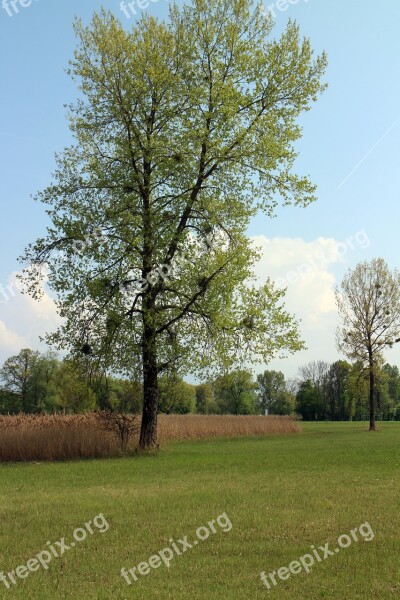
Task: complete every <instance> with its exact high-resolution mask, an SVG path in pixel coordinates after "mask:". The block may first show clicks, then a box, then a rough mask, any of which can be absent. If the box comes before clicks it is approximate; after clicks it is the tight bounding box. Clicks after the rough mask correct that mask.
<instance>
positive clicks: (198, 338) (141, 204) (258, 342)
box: [23, 0, 326, 448]
mask: <svg viewBox="0 0 400 600" xmlns="http://www.w3.org/2000/svg"><path fill="white" fill-rule="evenodd" d="M75 32H76V35H77V38H78V47H77V49H76V52H75V57H74V59H73V60H72V61H71V68H70V71H69V73H70V74H71V76H72V77H73V79H74V80H75V81H76V82H77V84H78V85H79V88H80V90H81V92H82V97H81V99H80V100H79V101H78V102H77V103H76V104H75V105H73V106H71V107H70V115H69V117H70V128H71V131H72V134H73V135H74V138H75V143H74V144H73V145H72V146H71V147H69V148H67V149H66V150H65V151H64V152H63V153H62V154H60V155H58V157H57V170H56V173H55V177H54V182H53V183H52V184H51V185H50V186H49V187H47V188H46V189H45V190H44V191H43V192H41V193H40V194H39V195H38V198H39V199H40V200H41V201H42V202H44V203H45V204H46V205H47V206H48V214H49V216H50V219H51V222H52V224H51V227H49V229H48V232H47V235H46V236H45V237H43V238H41V239H39V240H37V241H36V242H35V243H33V244H32V245H30V246H29V247H28V249H27V251H26V254H25V256H24V257H23V260H25V261H27V262H28V263H29V264H32V265H33V268H30V269H29V271H28V277H29V291H30V293H32V294H33V295H35V296H37V295H38V294H39V293H40V292H39V289H40V286H39V284H40V279H41V276H42V274H43V267H44V266H48V268H49V271H48V283H49V286H50V288H51V289H52V290H53V291H54V292H55V293H56V294H57V297H58V309H59V313H60V315H61V317H63V319H64V321H63V325H62V326H61V327H60V329H59V330H58V331H57V332H55V333H53V334H52V335H50V336H49V338H48V339H49V341H50V342H51V343H53V344H55V345H56V347H58V348H60V349H69V351H70V353H71V356H72V357H74V356H75V355H77V354H78V353H79V352H83V353H84V354H86V355H87V356H89V357H90V359H91V360H93V361H94V362H96V363H97V364H98V365H101V368H104V369H112V370H114V371H117V370H119V371H125V372H129V373H131V374H132V373H135V374H136V375H137V376H139V373H140V372H141V378H142V379H143V385H144V406H143V418H142V431H141V439H140V447H141V448H146V447H150V446H156V445H157V432H156V425H157V417H156V415H157V401H158V383H157V381H158V374H159V373H164V372H167V371H168V370H169V369H170V368H173V369H174V370H175V372H179V373H180V374H183V373H185V372H188V371H191V372H193V371H196V372H201V371H203V370H204V369H205V368H211V367H223V368H224V369H227V368H232V367H233V366H234V365H235V364H238V363H239V362H244V361H245V360H252V361H253V362H257V361H258V362H266V361H269V360H270V359H271V358H272V357H273V356H275V355H276V354H279V353H281V352H283V351H285V352H294V351H296V350H298V349H300V348H302V347H303V345H302V342H301V340H300V336H299V332H298V327H297V323H296V321H295V320H294V318H293V317H292V316H291V315H289V314H288V313H287V312H285V310H284V309H283V307H282V303H281V301H282V298H283V296H284V292H283V291H281V290H277V289H275V288H274V286H273V284H272V283H271V281H269V280H266V282H265V283H264V284H263V285H261V286H257V285H256V284H255V282H254V280H253V266H254V263H255V261H256V260H257V258H258V252H257V249H256V248H254V246H253V245H252V243H251V241H250V239H249V237H248V235H247V228H248V225H249V222H250V219H251V218H252V217H253V216H254V215H255V214H256V213H257V211H259V210H262V211H263V212H264V213H266V214H267V215H273V214H274V212H275V209H276V207H277V205H278V203H279V202H280V201H282V202H283V203H284V204H290V203H294V204H297V205H300V206H306V205H307V204H308V203H309V202H311V201H313V200H314V199H315V186H314V185H313V184H312V183H311V182H310V181H309V180H308V179H307V178H306V177H302V176H298V175H296V174H295V173H293V166H294V161H295V158H296V156H297V152H296V150H295V142H296V141H297V140H298V139H299V138H300V137H301V128H300V126H299V124H298V122H297V121H298V117H299V116H300V115H301V113H302V112H304V111H307V110H309V109H310V106H311V104H312V103H313V102H314V101H315V100H316V99H317V96H318V94H319V93H320V92H321V91H322V90H323V88H324V84H323V83H322V82H321V78H322V76H323V73H324V70H325V67H326V57H325V55H321V56H317V57H315V56H314V55H313V51H312V48H311V43H310V41H309V40H308V39H301V37H300V32H299V28H298V26H297V25H296V24H295V23H293V22H289V24H288V26H287V28H286V30H285V31H284V32H283V33H282V35H281V36H280V38H278V39H275V38H274V37H273V36H272V19H271V18H265V16H264V15H262V14H261V13H260V11H259V10H257V9H256V7H255V6H254V4H253V2H251V1H249V0H207V1H205V0H194V1H193V4H192V5H184V6H182V7H178V6H177V5H176V4H173V5H172V6H171V8H170V18H169V20H168V21H166V22H160V21H158V20H156V19H155V18H153V17H150V16H143V17H142V19H141V20H140V22H138V23H137V24H136V25H134V26H133V28H132V29H131V30H130V31H126V30H125V29H124V28H123V27H122V25H121V24H120V22H119V21H118V20H117V19H116V18H115V17H114V16H113V15H112V14H111V13H109V12H106V11H104V10H103V11H101V13H100V14H95V15H94V17H93V20H92V22H91V24H90V25H88V26H84V25H83V24H82V22H81V21H79V20H77V21H76V23H75Z"/></svg>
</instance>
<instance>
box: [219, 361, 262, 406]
mask: <svg viewBox="0 0 400 600" xmlns="http://www.w3.org/2000/svg"><path fill="white" fill-rule="evenodd" d="M255 390H256V384H255V382H254V379H253V374H252V373H251V372H250V371H246V370H243V369H242V370H237V371H233V372H231V373H227V374H226V375H220V376H219V377H217V378H216V379H215V381H214V393H215V399H216V403H217V405H218V407H219V411H220V413H222V414H233V415H251V414H254V413H255V410H256V400H257V396H256V392H255Z"/></svg>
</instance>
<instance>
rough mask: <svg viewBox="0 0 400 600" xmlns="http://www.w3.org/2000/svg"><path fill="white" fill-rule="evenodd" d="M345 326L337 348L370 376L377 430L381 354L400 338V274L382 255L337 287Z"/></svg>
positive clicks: (372, 424) (372, 415)
mask: <svg viewBox="0 0 400 600" xmlns="http://www.w3.org/2000/svg"><path fill="white" fill-rule="evenodd" d="M336 300H337V305H338V309H339V315H340V317H341V320H342V325H341V326H340V327H339V328H338V331H337V343H338V348H339V349H340V350H342V351H343V352H344V353H345V354H346V355H347V356H348V357H349V358H352V359H354V360H356V361H359V362H360V363H361V364H362V365H363V366H364V367H365V368H366V369H367V371H368V376H369V413H370V415H369V418H370V425H369V428H370V431H374V430H375V413H376V377H377V371H378V369H379V367H380V365H381V363H382V360H383V358H382V353H383V350H384V349H385V348H387V347H392V346H393V344H394V343H396V342H399V341H400V338H399V336H400V273H399V271H398V270H396V269H395V270H393V271H390V269H389V268H388V265H387V264H386V262H385V261H384V260H383V259H382V258H376V259H373V260H372V261H371V262H367V261H365V262H362V263H359V264H358V265H357V266H356V267H355V269H354V270H353V271H352V270H349V271H348V272H347V274H346V275H345V277H344V278H343V281H342V284H341V286H340V287H339V288H338V289H337V290H336Z"/></svg>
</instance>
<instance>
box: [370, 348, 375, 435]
mask: <svg viewBox="0 0 400 600" xmlns="http://www.w3.org/2000/svg"><path fill="white" fill-rule="evenodd" d="M369 430H370V431H375V373H374V363H373V360H372V356H371V354H370V357H369Z"/></svg>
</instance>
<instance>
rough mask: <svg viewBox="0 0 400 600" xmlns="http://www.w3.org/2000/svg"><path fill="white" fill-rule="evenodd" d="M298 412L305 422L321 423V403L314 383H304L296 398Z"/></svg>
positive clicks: (308, 381)
mask: <svg viewBox="0 0 400 600" xmlns="http://www.w3.org/2000/svg"><path fill="white" fill-rule="evenodd" d="M296 411H297V412H298V413H299V415H301V416H302V418H303V419H304V420H305V421H319V420H320V418H321V416H320V414H321V402H320V395H319V393H318V389H317V387H316V386H315V385H314V384H313V383H312V381H310V380H307V381H304V382H303V383H302V384H301V385H300V389H299V391H298V392H297V396H296Z"/></svg>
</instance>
